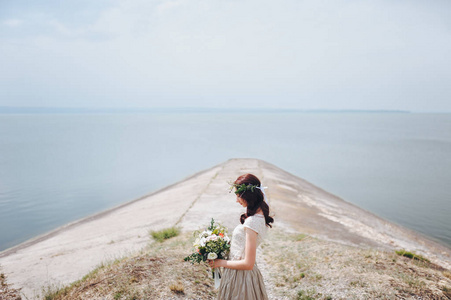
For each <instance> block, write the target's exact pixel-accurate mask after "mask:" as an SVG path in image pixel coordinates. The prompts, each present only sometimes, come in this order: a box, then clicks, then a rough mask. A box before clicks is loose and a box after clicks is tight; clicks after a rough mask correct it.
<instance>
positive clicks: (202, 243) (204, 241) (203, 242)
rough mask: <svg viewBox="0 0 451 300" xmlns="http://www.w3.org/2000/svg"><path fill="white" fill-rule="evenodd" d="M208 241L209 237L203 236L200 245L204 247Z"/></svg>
mask: <svg viewBox="0 0 451 300" xmlns="http://www.w3.org/2000/svg"><path fill="white" fill-rule="evenodd" d="M206 242H207V239H206V238H204V237H203V238H201V239H200V245H201V246H202V247H205V243H206Z"/></svg>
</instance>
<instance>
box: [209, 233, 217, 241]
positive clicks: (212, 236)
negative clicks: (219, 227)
mask: <svg viewBox="0 0 451 300" xmlns="http://www.w3.org/2000/svg"><path fill="white" fill-rule="evenodd" d="M217 239H218V236H217V235H216V234H212V235H210V236H209V237H207V242H209V241H216V240H217Z"/></svg>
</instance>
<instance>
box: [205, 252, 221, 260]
mask: <svg viewBox="0 0 451 300" xmlns="http://www.w3.org/2000/svg"><path fill="white" fill-rule="evenodd" d="M217 258H218V255H217V254H216V253H214V252H210V253H208V256H207V259H210V260H214V259H217Z"/></svg>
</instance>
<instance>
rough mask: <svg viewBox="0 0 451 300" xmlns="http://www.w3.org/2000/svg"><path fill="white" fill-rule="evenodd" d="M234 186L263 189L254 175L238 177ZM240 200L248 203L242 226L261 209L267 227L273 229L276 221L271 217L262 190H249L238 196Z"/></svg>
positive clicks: (241, 218)
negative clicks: (252, 186)
mask: <svg viewBox="0 0 451 300" xmlns="http://www.w3.org/2000/svg"><path fill="white" fill-rule="evenodd" d="M234 184H237V185H240V184H246V185H248V184H251V185H254V186H258V187H261V183H260V180H259V179H258V178H257V177H256V176H255V175H252V174H244V175H241V176H240V177H238V178H237V179H236V180H235V182H234ZM237 195H238V196H239V197H240V198H242V199H244V200H245V201H246V203H247V210H246V213H245V214H242V215H241V217H240V222H241V224H243V223H244V220H246V218H247V217H250V216H253V215H255V213H256V212H257V211H258V209H259V208H261V210H262V212H263V215H264V216H265V223H266V226H269V227H272V226H271V224H270V223H274V219H273V218H272V217H270V216H269V206H268V204H267V203H266V202H265V201H264V196H263V193H262V191H261V190H260V189H247V190H245V191H244V192H242V193H241V194H237Z"/></svg>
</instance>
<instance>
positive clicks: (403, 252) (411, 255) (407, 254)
mask: <svg viewBox="0 0 451 300" xmlns="http://www.w3.org/2000/svg"><path fill="white" fill-rule="evenodd" d="M395 252H396V254H398V255H400V256H404V257H408V258H411V259H415V260H418V261H422V262H430V261H429V259H427V258H425V257H423V256H421V255H419V254H415V253H413V252H409V251H406V250H404V249H403V250H397V251H395Z"/></svg>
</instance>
